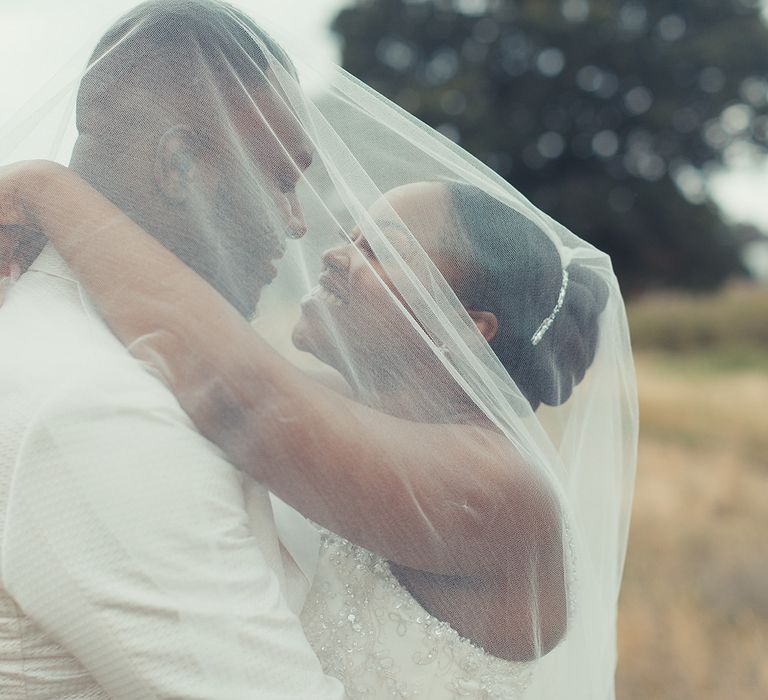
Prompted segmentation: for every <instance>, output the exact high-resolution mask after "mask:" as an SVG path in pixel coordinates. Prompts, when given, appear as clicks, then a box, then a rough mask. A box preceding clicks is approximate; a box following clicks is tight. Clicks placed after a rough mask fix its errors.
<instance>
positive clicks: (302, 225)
mask: <svg viewBox="0 0 768 700" xmlns="http://www.w3.org/2000/svg"><path fill="white" fill-rule="evenodd" d="M286 199H287V200H288V206H289V209H290V214H289V218H288V235H289V236H290V237H291V238H301V237H302V236H303V235H304V234H305V233H306V232H307V223H306V221H305V220H304V210H303V209H302V207H301V203H300V202H299V198H298V197H297V196H296V193H295V192H289V193H288V194H287V195H286Z"/></svg>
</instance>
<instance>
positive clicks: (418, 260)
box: [0, 0, 637, 700]
mask: <svg viewBox="0 0 768 700" xmlns="http://www.w3.org/2000/svg"><path fill="white" fill-rule="evenodd" d="M88 51H89V54H90V59H89V60H88V61H87V62H86V61H85V60H84V61H83V64H81V65H87V68H85V70H84V71H83V70H82V69H80V73H79V74H78V75H77V76H76V77H75V76H73V79H72V81H71V82H66V81H64V79H62V82H61V84H58V85H54V87H53V88H52V89H50V93H49V94H48V95H46V94H43V95H41V96H40V97H39V98H38V100H37V101H36V102H35V103H34V104H33V107H32V108H29V109H27V110H26V111H22V112H21V113H20V115H21V116H20V117H19V118H17V119H16V120H15V121H14V122H13V123H12V124H11V126H9V127H7V128H6V129H5V130H2V131H0V163H2V164H3V165H2V166H1V167H0V225H1V226H2V229H0V265H1V266H2V267H1V269H0V274H2V275H3V277H4V281H3V296H4V300H3V305H2V308H0V386H1V387H2V389H1V390H0V538H1V539H0V547H1V557H0V691H2V693H1V694H2V696H3V697H4V698H50V699H54V698H55V699H56V700H67V699H72V700H74V699H75V698H107V697H109V698H129V699H134V698H168V699H170V698H174V699H179V698H184V699H192V698H200V699H214V698H215V699H230V698H231V699H239V698H259V699H269V698H313V699H320V698H341V697H348V698H384V697H386V698H389V697H403V698H410V697H421V698H430V699H433V698H434V699H440V698H498V699H501V698H503V699H506V700H508V699H518V698H519V699H523V698H525V699H526V700H527V699H529V698H532V699H535V700H543V699H550V700H560V699H564V698H568V699H569V700H578V699H584V700H598V699H608V698H613V696H614V692H613V673H614V667H615V661H616V655H615V647H616V643H615V642H616V640H615V633H616V630H615V628H616V607H617V597H618V592H619V586H620V580H621V572H622V566H623V561H624V553H625V547H626V540H627V528H628V521H629V511H630V501H631V494H632V488H633V479H634V465H635V448H636V437H637V407H636V397H635V387H634V372H633V365H632V358H631V353H630V345H629V337H628V332H627V325H626V318H625V311H624V305H623V302H622V298H621V295H620V292H619V287H618V284H617V282H616V278H615V276H614V274H613V272H612V268H611V263H610V260H609V259H608V257H607V256H606V255H605V254H603V253H601V252H600V251H598V250H596V249H595V248H594V247H592V246H591V245H589V244H587V243H585V242H584V241H582V240H581V239H579V238H578V237H577V236H575V235H574V234H573V233H571V232H569V231H568V230H566V229H565V228H564V227H563V226H561V225H560V224H558V223H557V222H555V221H553V220H552V219H551V218H549V217H548V216H547V215H546V214H544V213H543V212H541V211H539V210H538V209H536V207H534V206H533V205H532V204H531V203H530V202H528V201H527V200H526V199H525V198H524V197H523V196H522V195H520V194H519V193H518V192H517V191H516V190H514V189H513V188H512V187H511V186H510V185H509V184H507V183H506V182H504V181H503V180H502V179H500V178H499V177H497V176H496V175H495V174H494V173H492V172H491V171H490V170H489V169H488V168H486V167H485V166H484V165H482V164H481V163H479V162H478V161H476V160H475V159H474V158H472V157H471V156H470V155H469V154H467V153H466V152H464V151H463V150H462V149H461V148H459V147H458V146H457V145H455V144H453V143H452V142H450V141H449V140H447V139H445V138H444V137H443V136H441V135H440V134H438V133H436V132H435V131H433V130H432V129H430V128H428V127H427V126H425V125H424V124H422V123H420V122H418V121H417V120H415V119H414V118H412V117H411V116H410V115H408V114H407V113H405V112H403V111H402V110H400V109H399V108H397V107H396V106H394V105H393V104H392V103H390V102H388V101H387V100H386V99H384V98H383V97H382V96H380V95H379V94H377V93H376V92H375V91H373V90H371V89H370V88H368V87H367V86H365V85H363V84H361V83H360V82H359V81H357V80H355V79H354V78H352V77H351V76H349V75H347V74H346V73H345V72H344V71H342V70H341V69H339V68H335V69H334V70H331V71H323V76H324V78H323V80H316V81H314V83H313V84H314V85H318V86H320V87H316V88H313V89H312V91H305V90H304V88H303V87H302V86H303V84H305V83H306V82H307V76H310V81H311V76H312V75H313V71H315V70H317V66H315V65H314V63H313V61H312V60H308V61H304V62H302V61H300V60H299V59H297V58H295V57H291V56H289V55H287V53H286V52H284V51H283V50H282V49H281V48H280V46H278V45H277V43H276V42H275V41H273V40H272V39H271V38H270V36H269V35H268V34H267V33H266V32H265V31H264V29H262V25H261V23H259V24H257V23H256V22H255V21H254V20H252V19H251V18H250V17H249V16H248V15H247V14H245V13H244V12H243V11H241V10H239V9H235V8H234V7H232V6H230V5H228V4H224V3H221V2H217V1H216V0H151V1H150V2H147V3H144V4H142V5H139V6H138V7H136V8H135V9H134V10H132V11H130V12H129V13H128V14H127V15H125V16H124V17H123V18H121V19H119V20H118V21H117V22H116V23H115V24H114V25H113V26H112V27H111V28H110V29H109V30H108V31H107V32H106V34H104V36H103V38H102V39H101V40H100V41H99V43H98V45H97V46H96V47H95V49H94V48H93V47H92V46H91V47H89V49H88ZM84 58H85V57H84ZM524 99H525V96H524V95H522V96H521V100H524ZM70 135H71V137H70ZM63 154H65V155H63ZM57 161H58V162H57ZM65 164H66V165H65Z"/></svg>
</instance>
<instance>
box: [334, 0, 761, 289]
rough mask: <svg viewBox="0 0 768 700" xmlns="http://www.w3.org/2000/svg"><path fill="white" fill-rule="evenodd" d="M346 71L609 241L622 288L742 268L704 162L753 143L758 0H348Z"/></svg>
mask: <svg viewBox="0 0 768 700" xmlns="http://www.w3.org/2000/svg"><path fill="white" fill-rule="evenodd" d="M333 29H334V31H335V32H336V33H337V34H338V35H339V36H340V38H341V42H342V45H341V47H342V61H343V65H344V67H345V68H347V70H349V71H350V72H351V73H353V74H354V75H356V76H357V77H359V78H361V79H362V80H364V81H365V82H366V83H368V84H370V85H372V86H373V87H374V88H376V89H377V90H379V91H380V92H382V93H384V94H385V95H387V96H388V97H390V98H391V99H393V100H394V101H395V102H397V103H398V104H400V105H401V106H402V107H404V108H405V109H407V110H408V111H410V112H412V113H413V114H415V115H416V116H418V117H419V118H420V119H422V120H423V121H425V122H427V123H428V124H430V125H432V126H434V127H436V128H438V129H439V130H440V131H442V132H443V133H444V134H446V135H447V136H449V137H450V138H452V139H454V140H456V141H458V142H459V143H461V145H462V146H464V147H465V148H466V149H467V150H468V151H470V152H471V153H473V154H474V155H475V156H477V157H478V158H479V159H480V160H482V161H484V162H485V163H487V164H488V165H489V166H490V167H491V168H493V169H494V170H496V171H497V172H498V173H499V174H501V175H502V176H503V177H505V178H506V179H507V180H509V182H511V183H512V184H513V185H514V186H515V187H517V188H518V189H519V190H520V191H521V192H523V193H524V194H525V195H526V196H528V197H529V198H530V199H531V200H532V201H533V202H535V203H536V204H537V205H538V206H540V207H541V208H543V209H544V210H545V211H547V212H548V213H549V214H551V215H552V216H554V217H555V218H556V219H558V220H560V221H562V222H563V223H564V224H565V225H566V226H568V227H569V228H570V229H572V230H573V231H574V232H576V233H578V234H579V235H580V236H582V237H584V238H585V239H587V240H589V241H591V242H592V243H594V244H595V245H597V246H598V247H599V248H601V249H602V250H604V251H606V252H608V253H609V254H610V255H611V257H612V258H613V263H614V268H615V270H616V272H617V274H618V276H619V279H620V281H621V284H622V286H623V288H624V291H625V293H630V294H631V293H635V292H638V291H641V290H643V289H646V288H649V287H658V286H666V287H687V288H691V289H711V288H715V287H717V286H718V285H719V284H720V283H721V282H722V281H723V280H724V279H726V278H727V277H728V276H729V275H732V274H734V273H738V272H741V271H742V267H741V264H740V262H739V255H738V249H737V245H736V241H735V239H734V238H733V237H732V236H731V235H730V230H729V227H728V225H727V224H726V223H725V222H724V221H723V220H722V218H721V216H720V213H719V211H718V209H717V208H716V206H715V205H714V204H713V203H712V202H711V201H710V199H709V198H708V193H707V187H706V176H707V174H708V173H709V172H711V171H712V170H713V169H716V168H718V167H721V166H722V165H723V164H727V163H730V162H734V161H737V160H739V159H745V158H750V157H754V156H755V154H757V153H762V151H763V150H764V148H765V146H766V145H767V144H768V80H766V78H765V77H764V76H768V29H767V28H766V25H765V24H764V22H763V21H762V18H761V9H760V3H759V2H758V1H757V0H357V2H356V4H354V5H352V6H351V7H349V8H347V9H344V10H342V11H341V13H340V14H339V15H338V16H337V18H336V19H335V21H334V24H333Z"/></svg>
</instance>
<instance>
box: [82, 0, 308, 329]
mask: <svg viewBox="0 0 768 700" xmlns="http://www.w3.org/2000/svg"><path fill="white" fill-rule="evenodd" d="M298 92H299V90H298V83H297V81H296V78H295V71H294V68H293V66H292V64H291V62H290V60H289V59H288V57H287V56H286V54H285V53H284V52H283V51H282V49H280V47H279V46H277V44H275V42H274V41H273V40H272V39H270V38H269V36H268V35H266V34H265V33H264V32H263V31H262V30H261V29H260V28H259V27H258V26H257V25H255V24H254V23H253V21H252V20H251V19H250V18H248V17H247V16H246V15H244V14H243V13H242V12H240V11H239V10H236V9H234V8H233V7H231V6H229V5H227V4H225V3H221V2H218V1H217V0H151V1H150V2H146V3H144V4H142V5H139V6H138V7H136V8H134V9H133V10H132V11H131V12H129V13H128V14H127V15H125V16H124V17H123V18H121V19H120V20H118V22H117V23H116V24H115V25H114V26H113V27H112V28H111V29H110V30H109V31H108V32H107V34H106V35H105V36H104V37H103V38H102V40H101V41H100V42H99V44H98V46H97V47H96V50H95V51H94V54H93V56H92V59H91V62H90V64H89V68H88V70H87V72H86V75H85V77H84V78H83V80H82V82H81V86H80V90H79V92H78V100H77V128H78V132H79V138H78V143H77V146H76V149H75V153H74V155H73V161H72V166H73V167H74V168H75V169H76V170H78V171H79V172H80V173H81V174H82V175H83V176H84V177H86V178H88V179H89V180H90V181H91V182H92V184H94V185H95V186H97V187H98V188H99V189H101V190H102V191H103V192H104V193H105V194H106V195H107V196H109V197H111V198H112V199H113V200H114V201H115V202H116V203H117V204H118V205H119V206H121V207H122V208H123V209H125V210H126V211H127V212H128V213H129V214H130V215H131V216H133V217H134V218H135V219H136V220H137V221H138V223H140V224H141V225H142V226H144V227H145V228H146V229H147V230H149V231H150V232H151V233H152V234H153V235H155V236H156V237H157V238H158V239H159V240H160V241H161V242H162V243H164V244H165V245H166V246H167V247H168V248H170V249H171V250H172V251H173V252H174V253H176V254H177V255H178V256H179V257H180V258H181V259H183V260H184V261H185V262H186V263H187V264H188V265H190V266H191V267H193V268H194V269H196V270H197V271H198V272H199V273H200V274H202V275H203V276H204V277H206V279H208V280H209V281H210V282H211V283H212V284H213V285H214V286H215V287H216V288H217V289H218V290H219V291H220V292H221V293H222V294H224V296H226V297H227V298H228V299H229V300H230V302H232V303H233V304H234V305H235V306H236V307H237V308H238V309H239V310H240V311H241V312H242V313H243V314H244V315H249V314H251V313H252V312H253V310H254V308H255V304H256V302H257V300H258V296H259V292H260V290H261V288H262V287H263V286H264V285H265V284H267V283H268V282H269V281H271V279H272V276H273V275H274V267H273V266H272V264H271V260H273V259H274V258H277V257H279V256H280V255H281V254H282V252H283V250H284V235H285V233H286V230H287V229H293V232H294V233H295V234H299V235H300V234H302V233H303V232H304V221H303V215H302V212H301V209H300V207H299V203H298V200H297V199H296V194H295V191H294V188H295V185H296V182H297V180H298V179H299V176H300V174H301V171H302V170H304V169H305V168H306V167H308V166H309V163H310V161H311V159H312V151H311V146H310V143H309V141H308V139H307V137H306V134H305V133H304V131H303V129H302V126H301V124H300V122H299V120H298V118H297V116H296V112H295V111H294V109H293V108H292V107H291V106H290V104H291V103H293V104H295V103H296V101H297V98H298Z"/></svg>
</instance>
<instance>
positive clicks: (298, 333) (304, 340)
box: [291, 313, 323, 360]
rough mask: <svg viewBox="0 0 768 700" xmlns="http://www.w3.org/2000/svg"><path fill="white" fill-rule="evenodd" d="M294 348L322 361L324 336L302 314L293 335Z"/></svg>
mask: <svg viewBox="0 0 768 700" xmlns="http://www.w3.org/2000/svg"><path fill="white" fill-rule="evenodd" d="M291 342H292V343H293V347H295V348H296V349H297V350H300V351H301V352H308V353H311V354H312V355H314V356H315V357H317V358H318V359H319V360H322V359H323V358H322V354H323V353H322V346H323V334H322V331H319V330H318V329H317V328H315V327H314V324H313V323H312V322H311V321H310V320H309V319H307V317H306V316H305V315H304V314H303V313H302V315H301V316H300V317H299V320H298V321H297V322H296V325H295V326H294V327H293V331H292V333H291Z"/></svg>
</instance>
